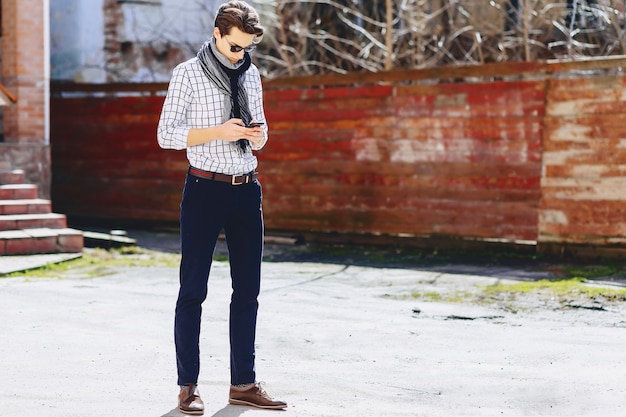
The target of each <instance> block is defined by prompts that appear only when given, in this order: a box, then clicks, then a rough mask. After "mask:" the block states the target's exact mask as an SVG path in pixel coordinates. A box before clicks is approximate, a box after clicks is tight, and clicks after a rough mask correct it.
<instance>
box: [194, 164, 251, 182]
mask: <svg viewBox="0 0 626 417" xmlns="http://www.w3.org/2000/svg"><path fill="white" fill-rule="evenodd" d="M189 174H191V175H193V176H194V177H199V178H204V179H207V180H211V181H220V182H227V183H229V184H230V185H243V184H249V183H251V182H253V181H254V180H256V179H257V178H258V177H259V173H258V172H250V173H248V174H242V175H226V174H220V173H219V172H211V171H205V170H203V169H200V168H196V167H192V166H190V167H189Z"/></svg>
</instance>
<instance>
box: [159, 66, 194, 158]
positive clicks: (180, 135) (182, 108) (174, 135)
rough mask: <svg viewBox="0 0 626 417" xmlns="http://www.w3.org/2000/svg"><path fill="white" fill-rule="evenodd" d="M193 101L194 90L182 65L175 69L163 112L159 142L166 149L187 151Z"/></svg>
mask: <svg viewBox="0 0 626 417" xmlns="http://www.w3.org/2000/svg"><path fill="white" fill-rule="evenodd" d="M192 99H193V88H192V86H191V81H190V79H189V76H188V75H187V71H186V68H185V67H184V66H182V65H179V66H177V67H176V68H174V71H173V73H172V79H171V80H170V83H169V86H168V88H167V95H166V96H165V101H164V103H163V109H162V110H161V117H160V119H159V125H158V127H157V140H158V142H159V146H160V147H161V148H164V149H177V150H180V149H185V148H186V147H187V136H188V135H189V130H190V129H191V127H189V123H188V120H187V110H188V108H189V105H190V104H191V101H192Z"/></svg>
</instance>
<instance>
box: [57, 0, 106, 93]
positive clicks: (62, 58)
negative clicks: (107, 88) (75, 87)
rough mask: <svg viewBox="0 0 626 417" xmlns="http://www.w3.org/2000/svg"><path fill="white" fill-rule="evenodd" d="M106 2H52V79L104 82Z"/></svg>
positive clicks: (64, 0) (97, 0)
mask: <svg viewBox="0 0 626 417" xmlns="http://www.w3.org/2000/svg"><path fill="white" fill-rule="evenodd" d="M102 2H103V0H53V1H51V2H50V67H51V78H52V79H69V80H75V81H90V82H102V81H104V79H105V74H104V19H103V17H104V16H103V12H102Z"/></svg>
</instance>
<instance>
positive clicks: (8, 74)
mask: <svg viewBox="0 0 626 417" xmlns="http://www.w3.org/2000/svg"><path fill="white" fill-rule="evenodd" d="M0 4H1V5H2V37H1V38H0V39H1V40H2V63H1V67H2V68H1V79H2V83H3V84H4V85H5V86H6V87H7V89H8V90H9V91H11V93H13V94H14V95H15V96H16V97H17V103H15V104H13V105H11V106H7V107H4V108H3V110H2V111H3V124H4V143H0V161H9V163H10V165H11V168H13V169H23V170H24V171H25V172H26V179H27V181H28V182H31V183H34V184H37V185H39V187H40V192H41V194H42V197H46V196H47V195H49V190H50V149H49V144H48V138H47V137H46V135H47V132H46V125H47V120H46V118H47V111H46V109H47V102H48V97H47V91H48V89H47V83H48V80H47V78H46V68H47V65H46V62H45V60H46V58H47V56H48V54H47V51H46V48H47V47H48V45H47V42H46V37H47V36H48V35H47V34H46V33H45V32H46V30H47V19H46V16H47V15H48V13H49V11H48V1H46V0H2V2H1V3H0Z"/></svg>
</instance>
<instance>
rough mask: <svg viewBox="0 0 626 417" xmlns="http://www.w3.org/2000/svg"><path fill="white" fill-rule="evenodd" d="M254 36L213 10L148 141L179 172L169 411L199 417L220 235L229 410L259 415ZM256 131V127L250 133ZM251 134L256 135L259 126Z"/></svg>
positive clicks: (256, 31)
mask: <svg viewBox="0 0 626 417" xmlns="http://www.w3.org/2000/svg"><path fill="white" fill-rule="evenodd" d="M262 36H263V27H262V26H261V25H260V23H259V16H258V14H257V12H256V11H255V10H254V9H253V8H252V7H251V6H249V5H248V4H247V3H245V2H243V1H230V2H227V3H224V4H222V5H221V6H220V7H219V9H218V11H217V14H216V17H215V28H214V30H213V37H212V38H211V39H209V40H208V41H207V42H205V44H204V45H203V46H202V47H201V49H200V51H199V52H198V55H197V56H196V57H194V58H192V59H190V60H188V61H186V62H184V63H182V64H180V65H178V66H177V67H176V68H175V69H174V71H173V74H172V79H171V81H170V84H169V88H168V92H167V96H166V98H165V102H164V104H163V110H162V112H161V118H160V120H159V126H158V131H157V138H158V142H159V145H160V146H161V147H162V148H165V149H186V151H187V159H188V160H189V169H188V171H187V178H186V181H185V187H184V190H183V197H182V202H181V211H180V233H181V251H182V259H181V264H180V289H179V293H178V300H177V302H176V315H175V321H174V338H175V345H176V361H177V370H178V385H179V386H180V393H179V396H178V408H179V409H180V411H182V412H183V413H187V414H195V415H200V414H203V412H204V403H203V402H202V400H201V399H200V395H199V393H198V390H197V382H198V375H199V370H200V353H199V338H200V317H201V312H202V302H203V301H204V300H205V298H206V296H207V281H208V276H209V271H210V268H211V262H212V256H213V252H214V250H215V245H216V242H217V238H218V235H219V233H220V231H221V230H222V229H223V230H224V234H225V236H226V243H227V245H228V252H229V260H230V270H231V278H232V288H233V291H232V297H231V304H230V372H231V387H230V396H229V402H230V403H232V404H243V405H251V406H255V407H260V408H268V409H283V408H286V407H287V404H286V403H284V402H282V401H277V400H274V399H272V398H271V397H270V396H269V395H268V394H267V393H266V392H265V391H264V390H263V389H262V388H261V385H260V383H257V382H256V375H255V368H254V360H255V351H254V341H255V332H256V318H257V309H258V302H257V297H258V294H259V289H260V279H261V258H262V252H263V233H264V232H263V217H262V211H261V185H260V184H259V182H258V180H257V173H256V172H255V169H256V167H257V159H256V156H254V154H253V153H252V151H253V150H259V149H261V148H262V147H263V146H264V145H265V143H266V141H267V125H265V124H264V123H265V114H264V109H263V91H262V86H261V77H260V75H259V71H258V69H257V68H256V66H254V65H253V64H252V63H251V58H250V52H252V50H253V49H254V47H255V45H256V44H257V43H258V42H259V41H260V40H261V38H262ZM253 122H256V123H257V125H256V127H251V125H253V124H254V123H253ZM259 124H260V125H259Z"/></svg>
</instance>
